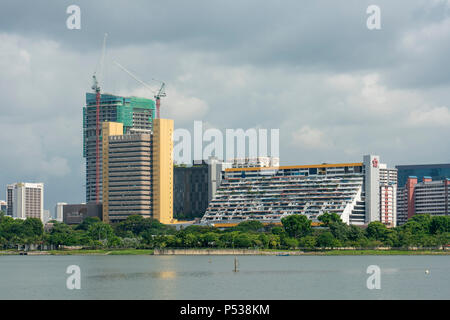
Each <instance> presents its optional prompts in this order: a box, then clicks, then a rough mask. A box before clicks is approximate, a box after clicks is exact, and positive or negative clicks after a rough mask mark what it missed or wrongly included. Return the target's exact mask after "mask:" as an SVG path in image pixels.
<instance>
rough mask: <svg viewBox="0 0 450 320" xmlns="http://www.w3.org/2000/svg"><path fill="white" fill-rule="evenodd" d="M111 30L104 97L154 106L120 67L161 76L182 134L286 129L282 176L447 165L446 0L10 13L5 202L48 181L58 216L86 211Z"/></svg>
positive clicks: (51, 4) (0, 46) (3, 89)
mask: <svg viewBox="0 0 450 320" xmlns="http://www.w3.org/2000/svg"><path fill="white" fill-rule="evenodd" d="M71 4H76V5H78V6H79V7H80V8H81V29H80V30H69V29H68V28H67V27H66V20H67V18H68V17H69V14H67V13H66V8H67V7H68V6H69V5H71ZM371 4H375V5H378V6H379V7H380V9H381V29H380V30H369V29H368V28H367V26H366V20H367V18H368V16H369V15H368V14H367V13H366V9H367V7H368V6H369V5H371ZM105 32H107V33H108V34H109V36H108V40H107V52H106V59H105V66H104V80H103V81H102V83H101V85H102V87H103V89H104V91H106V92H110V93H115V94H123V95H139V96H145V97H150V98H151V97H152V94H151V93H150V92H148V90H146V89H145V88H144V87H142V86H141V85H140V84H139V83H138V82H136V81H134V80H133V79H132V78H130V77H129V76H128V75H127V74H125V73H124V72H123V71H121V70H120V69H118V68H117V67H116V66H115V65H114V64H113V62H112V61H113V59H114V60H117V61H119V62H120V63H121V64H122V65H124V66H126V67H127V68H128V69H130V70H132V71H133V72H135V73H136V74H137V75H138V76H139V77H140V78H142V79H143V80H145V81H147V82H149V83H151V84H155V85H157V83H156V82H152V78H156V79H163V80H164V81H165V82H166V83H167V90H166V92H167V98H164V100H162V111H161V114H162V117H165V118H173V119H174V120H175V128H186V129H189V130H192V127H193V121H194V120H202V121H203V122H204V123H205V126H208V127H214V128H219V129H221V130H225V129H226V128H230V129H231V128H234V129H237V128H243V129H248V128H265V129H271V128H275V129H280V158H281V164H282V165H287V164H313V163H322V162H329V163H332V162H344V161H351V162H359V161H362V155H363V154H367V153H373V154H378V155H380V157H381V161H382V162H386V163H388V165H390V166H395V165H396V164H414V163H417V164H421V163H444V162H446V163H448V162H450V147H449V146H450V143H449V141H450V109H449V105H450V102H449V101H450V68H449V57H450V1H449V0H445V1H444V0H442V1H438V0H404V1H393V0H386V1H384V0H383V1H381V0H372V1H363V0H339V1H337V0H327V1H322V0H315V1H306V0H302V1H300V0H293V1H287V0H286V1H275V0H267V1H260V0H254V1H253V0H252V1H245V0H243V1H224V0H221V1H217V0H204V1H198V0H190V1H181V0H178V1H170V0H169V1H148V0H146V1H131V0H128V1H111V0H108V1H106V0H105V1H98V0H96V1H61V0H60V1H33V2H31V1H18V0H14V1H12V0H11V1H9V0H2V2H1V4H0V96H1V100H0V128H1V132H0V146H1V148H0V150H1V156H0V190H4V191H1V193H0V199H2V198H4V196H1V194H3V195H5V193H6V184H8V183H13V182H17V181H30V182H33V181H35V182H38V181H41V182H44V183H45V208H46V209H50V210H51V211H52V212H53V208H54V205H55V203H56V202H58V201H62V202H69V203H79V202H83V201H84V200H85V198H84V180H85V170H84V167H85V162H84V158H83V157H82V107H83V106H84V104H85V93H86V92H89V91H90V86H91V77H92V74H93V72H94V70H95V69H96V68H97V64H98V61H99V58H100V55H101V47H102V41H103V34H104V33H105Z"/></svg>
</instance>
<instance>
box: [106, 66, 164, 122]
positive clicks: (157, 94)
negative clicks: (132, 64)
mask: <svg viewBox="0 0 450 320" xmlns="http://www.w3.org/2000/svg"><path fill="white" fill-rule="evenodd" d="M114 63H115V64H116V65H117V66H118V67H119V68H120V69H122V70H123V71H125V72H126V73H128V75H129V76H131V77H132V78H133V79H134V80H136V81H137V82H139V83H140V84H142V85H143V86H144V87H145V88H147V89H148V90H149V91H151V92H152V93H153V94H154V96H153V97H154V98H155V102H156V118H157V119H159V118H160V108H161V98H162V97H165V96H166V84H165V83H164V82H162V81H159V80H156V79H152V80H155V81H158V82H160V83H161V87H160V88H159V90H154V89H153V88H152V87H151V86H150V85H149V84H147V83H145V82H144V81H142V80H141V79H139V78H138V77H137V76H136V75H135V74H134V73H132V72H131V71H130V70H128V69H127V68H125V67H124V66H122V65H121V64H120V63H118V62H117V61H114Z"/></svg>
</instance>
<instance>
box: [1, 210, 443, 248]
mask: <svg viewBox="0 0 450 320" xmlns="http://www.w3.org/2000/svg"><path fill="white" fill-rule="evenodd" d="M317 220H318V221H319V223H315V224H314V225H313V224H312V221H311V220H309V219H308V217H306V216H305V215H301V214H295V215H289V216H286V217H284V218H282V219H281V223H279V224H263V223H261V222H260V221H257V220H246V221H243V222H241V223H239V224H237V225H233V226H230V227H227V228H221V227H213V226H208V225H189V226H186V227H184V228H181V229H179V230H177V228H175V227H174V226H171V225H164V224H161V223H160V222H158V221H157V220H154V219H151V218H143V217H142V216H140V215H131V216H129V217H128V218H127V219H125V220H123V221H121V222H118V223H113V224H108V223H104V222H102V221H100V220H99V219H98V218H93V217H88V218H86V219H85V220H84V221H83V222H82V223H81V224H78V225H67V224H64V223H61V222H57V221H52V222H51V223H48V224H46V225H45V228H44V226H43V224H42V222H41V220H39V219H36V218H28V219H25V220H22V219H13V218H11V217H8V216H4V215H3V214H1V213H0V255H5V254H18V255H20V254H22V255H25V254H26V255H28V254H29V255H89V254H93V255H138V254H142V255H150V254H155V255H162V254H163V255H169V254H170V255H193V254H198V255H205V254H210V255H219V254H220V255H221V254H223V255H238V254H240V255H249V254H252V255H279V256H286V255H393V254H399V255H400V254H401V255H407V254H409V255H418V254H433V255H434V254H448V253H449V251H450V250H449V249H450V246H449V244H450V216H431V215H415V216H413V217H412V218H411V219H409V220H408V222H407V223H405V224H404V225H402V226H399V227H394V228H387V227H386V226H385V225H384V224H382V223H381V222H378V221H374V222H370V223H369V224H368V225H367V226H355V225H347V224H346V223H344V222H342V220H341V218H340V216H339V215H337V214H336V213H323V214H321V215H320V216H318V217H317ZM439 249H440V250H439Z"/></svg>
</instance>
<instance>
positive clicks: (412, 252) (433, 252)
mask: <svg viewBox="0 0 450 320" xmlns="http://www.w3.org/2000/svg"><path fill="white" fill-rule="evenodd" d="M304 254H305V255H324V256H375V255H382V256H390V255H406V256H407V255H410V256H412V255H450V252H449V251H442V250H376V249H373V250H327V251H311V252H305V253H304Z"/></svg>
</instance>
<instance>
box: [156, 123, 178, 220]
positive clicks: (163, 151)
mask: <svg viewBox="0 0 450 320" xmlns="http://www.w3.org/2000/svg"><path fill="white" fill-rule="evenodd" d="M152 139H153V140H152V147H153V154H152V155H153V175H152V176H153V218H155V219H157V220H158V221H159V222H161V223H165V224H169V223H172V222H173V120H171V119H154V120H153V136H152Z"/></svg>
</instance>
